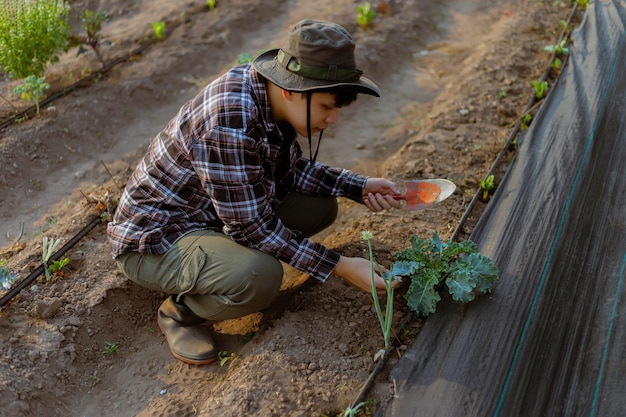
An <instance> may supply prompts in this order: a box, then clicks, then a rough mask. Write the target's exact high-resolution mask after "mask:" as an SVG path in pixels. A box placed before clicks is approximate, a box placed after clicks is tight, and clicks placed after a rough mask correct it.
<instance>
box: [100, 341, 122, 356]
mask: <svg viewBox="0 0 626 417" xmlns="http://www.w3.org/2000/svg"><path fill="white" fill-rule="evenodd" d="M103 353H104V354H106V355H110V354H113V353H120V345H118V344H117V343H113V342H104V352H103Z"/></svg>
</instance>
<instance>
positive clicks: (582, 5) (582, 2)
mask: <svg viewBox="0 0 626 417" xmlns="http://www.w3.org/2000/svg"><path fill="white" fill-rule="evenodd" d="M576 4H577V5H578V8H579V9H580V10H587V6H588V5H589V0H576Z"/></svg>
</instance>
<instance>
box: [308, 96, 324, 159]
mask: <svg viewBox="0 0 626 417" xmlns="http://www.w3.org/2000/svg"><path fill="white" fill-rule="evenodd" d="M312 94H313V93H312V92H310V91H307V92H306V133H307V135H308V137H309V164H311V165H313V164H314V163H315V160H316V159H317V153H318V152H319V150H320V143H321V142H322V135H323V134H324V130H321V131H320V137H319V139H318V140H317V146H316V147H315V155H313V144H312V141H311V95H312Z"/></svg>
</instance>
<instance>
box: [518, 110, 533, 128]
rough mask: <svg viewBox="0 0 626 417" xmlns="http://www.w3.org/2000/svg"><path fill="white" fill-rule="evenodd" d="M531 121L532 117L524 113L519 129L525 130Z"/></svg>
mask: <svg viewBox="0 0 626 417" xmlns="http://www.w3.org/2000/svg"><path fill="white" fill-rule="evenodd" d="M532 121H533V116H532V114H530V113H526V114H525V115H524V117H522V124H521V125H520V129H521V130H526V129H528V126H530V123H531V122H532Z"/></svg>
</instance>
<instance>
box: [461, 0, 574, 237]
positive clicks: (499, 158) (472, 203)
mask: <svg viewBox="0 0 626 417" xmlns="http://www.w3.org/2000/svg"><path fill="white" fill-rule="evenodd" d="M577 9H578V4H577V3H574V6H573V7H572V11H571V12H570V14H569V16H568V18H567V22H566V23H565V26H564V27H563V30H561V34H560V35H559V39H558V40H557V43H556V44H557V45H559V44H560V43H561V41H562V40H563V39H564V38H565V34H566V32H567V30H568V27H569V25H570V22H571V21H572V17H573V16H574V13H576V10H577ZM556 57H557V56H556V51H555V52H553V53H552V57H551V58H550V61H548V67H547V68H546V70H545V71H544V73H543V75H542V76H541V81H542V82H543V81H545V80H546V79H547V78H548V75H549V74H550V70H551V64H552V63H553V62H554V59H555V58H556ZM563 65H565V62H563ZM561 73H562V71H560V72H559V74H558V76H557V80H558V79H559V77H560V76H561ZM536 102H537V99H536V96H535V95H533V97H532V98H531V99H530V102H529V103H528V105H527V106H526V109H525V110H524V113H523V114H522V117H520V118H519V120H518V121H517V123H516V124H515V128H514V129H513V131H512V132H511V134H510V135H509V138H508V139H507V141H506V143H505V144H504V146H503V148H502V150H500V153H499V154H498V156H497V157H496V159H495V160H494V162H493V164H492V165H491V168H490V169H489V172H487V174H486V175H485V178H486V177H488V176H489V175H491V174H493V173H494V172H495V170H496V168H498V166H499V165H500V162H502V158H504V155H506V153H507V151H508V149H509V148H510V147H511V144H512V143H513V141H514V140H515V138H516V137H517V134H518V133H519V130H520V126H521V125H522V119H523V117H524V116H525V115H526V114H527V113H528V112H530V111H531V110H532V109H533V107H534V106H535V105H536V104H537V103H536ZM480 194H481V189H480V188H478V190H477V191H476V194H474V198H472V200H471V201H470V203H469V205H468V206H467V209H465V213H463V216H462V217H461V220H460V221H459V224H458V225H457V227H456V229H454V233H452V237H451V238H450V240H456V238H457V237H458V234H459V232H460V231H461V228H462V227H463V226H464V225H465V222H466V221H467V219H468V218H469V216H470V214H471V213H472V210H473V209H474V206H475V205H476V202H477V201H478V199H479V198H480Z"/></svg>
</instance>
